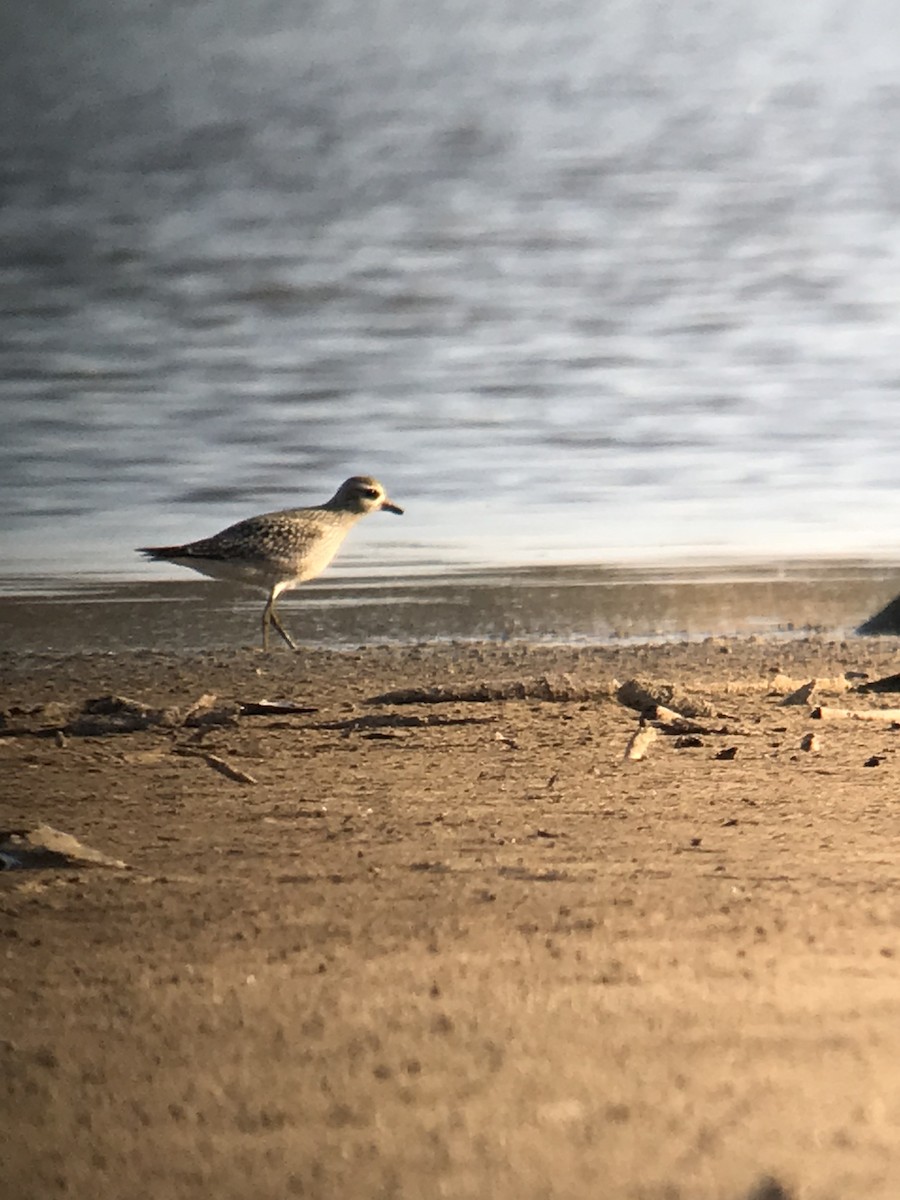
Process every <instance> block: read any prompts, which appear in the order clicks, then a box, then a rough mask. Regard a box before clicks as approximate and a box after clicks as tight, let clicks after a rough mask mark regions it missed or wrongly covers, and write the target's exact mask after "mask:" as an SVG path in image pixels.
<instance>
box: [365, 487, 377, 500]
mask: <svg viewBox="0 0 900 1200" xmlns="http://www.w3.org/2000/svg"><path fill="white" fill-rule="evenodd" d="M363 495H364V496H365V497H366V499H367V500H377V499H378V489H377V488H363Z"/></svg>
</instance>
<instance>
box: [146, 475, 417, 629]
mask: <svg viewBox="0 0 900 1200" xmlns="http://www.w3.org/2000/svg"><path fill="white" fill-rule="evenodd" d="M377 509H385V510H386V511H387V512H392V513H398V514H402V512H403V509H402V508H398V506H397V505H396V504H394V503H392V502H391V501H390V500H388V498H387V495H386V494H385V490H384V488H383V487H382V486H381V484H380V483H379V482H378V480H377V479H372V478H371V477H370V476H368V475H354V476H353V478H352V479H347V480H345V481H344V483H342V484H341V486H340V487H339V488H338V490H337V491H336V492H335V493H334V495H333V496H332V497H331V499H330V500H327V501H326V502H325V503H324V504H320V505H318V506H317V507H315V508H285V509H283V510H281V511H280V512H270V513H263V514H262V516H259V517H248V518H247V520H246V521H238V523H237V524H236V525H229V526H228V528H227V529H223V530H222V532H221V533H216V534H214V535H213V536H212V537H208V538H202V539H201V540H200V541H199V542H188V543H187V545H184V546H142V547H141V548H140V551H139V553H141V554H145V555H146V556H147V558H152V559H155V560H158V561H162V562H171V563H175V564H176V565H177V566H179V567H190V568H191V569H192V570H194V571H199V572H200V574H201V575H208V576H209V577H210V578H211V579H224V580H229V581H231V582H236V583H247V584H251V585H252V586H254V587H261V588H264V589H265V590H266V591H267V592H268V593H269V598H268V600H267V601H266V607H265V608H264V609H263V615H262V642H263V650H268V648H269V625H270V624H271V625H274V626H275V628H276V629H277V630H278V632H279V633H280V634H281V636H282V637H283V638H284V640H285V641H286V642H287V644H288V645H289V646H290V648H291V649H292V650H296V649H297V643H296V642H295V641H294V639H293V638H292V637H291V635H290V634H289V633H288V632H287V630H286V629H285V628H284V626H283V625H282V624H281V621H280V620H279V618H278V614H277V613H276V612H275V601H276V600H277V599H278V597H279V596H280V595H281V593H282V592H286V591H288V590H289V589H290V588H293V587H296V586H297V584H298V583H304V582H305V581H306V580H307V579H315V577H316V576H317V575H321V574H322V572H323V571H324V570H325V568H326V567H327V566H328V564H329V563H330V562H331V560H332V559H333V558H334V556H335V554H337V552H338V550H339V549H340V546H341V542H343V540H344V538H345V537H346V536H347V534H348V533H349V532H350V530H351V528H352V527H353V526H354V525H355V524H356V522H357V521H358V520H359V518H360V517H364V516H365V515H366V513H370V512H375V511H376V510H377Z"/></svg>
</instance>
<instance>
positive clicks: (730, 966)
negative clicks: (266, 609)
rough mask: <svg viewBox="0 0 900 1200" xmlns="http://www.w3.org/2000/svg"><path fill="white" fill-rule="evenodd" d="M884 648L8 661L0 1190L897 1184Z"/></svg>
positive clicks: (894, 896) (899, 654)
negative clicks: (879, 712) (89, 855)
mask: <svg viewBox="0 0 900 1200" xmlns="http://www.w3.org/2000/svg"><path fill="white" fill-rule="evenodd" d="M898 660H900V644H898V643H897V642H896V641H894V640H888V639H876V640H863V639H854V640H852V641H838V640H828V639H822V638H817V637H811V638H797V639H794V640H790V641H772V640H766V639H755V638H749V639H733V640H729V639H709V640H707V641H703V642H698V643H695V644H672V645H662V646H660V645H647V646H640V645H636V646H622V647H593V648H590V647H584V648H566V647H552V646H551V647H535V646H529V645H526V644H511V645H505V646H500V645H496V644H450V645H444V646H435V645H425V646H409V647H395V648H386V647H381V648H372V649H368V650H356V651H344V652H337V651H332V652H329V651H308V652H301V653H300V654H298V655H296V656H292V655H290V654H288V653H284V654H280V653H279V654H271V655H269V656H266V657H263V656H262V655H261V654H259V653H257V652H254V651H250V650H238V651H233V652H224V651H222V652H210V653H205V654H196V655H176V654H170V653H161V652H160V653H155V652H149V651H143V652H134V653H116V654H82V655H70V656H59V655H45V656H43V657H42V656H39V655H37V656H36V655H27V656H26V655H18V656H17V655H7V656H5V658H4V661H3V663H2V666H3V676H2V677H3V680H4V684H3V688H2V699H0V708H2V710H3V712H4V724H3V729H2V732H3V735H4V736H3V737H2V738H0V756H2V775H3V779H4V782H5V787H4V793H5V798H4V826H5V827H6V828H7V829H8V830H10V831H15V830H18V831H20V832H26V831H28V830H33V829H34V828H35V827H37V826H39V825H40V824H41V823H45V824H46V825H48V826H51V827H53V828H54V829H56V830H60V831H63V832H65V833H68V834H71V835H73V836H74V837H76V838H77V839H79V841H80V842H81V843H82V844H83V845H84V846H86V847H90V848H92V849H93V850H96V851H98V852H100V853H101V854H103V855H105V856H109V857H110V858H111V859H113V860H120V861H121V862H122V863H124V864H126V866H125V867H121V866H96V865H87V864H82V863H80V862H78V861H75V862H74V863H73V864H71V865H64V866H51V867H46V866H44V867H43V868H42V869H18V870H16V869H12V870H7V871H4V872H3V873H2V875H0V892H2V901H0V902H2V914H3V920H2V934H3V940H4V945H5V962H6V966H5V970H4V972H3V978H2V981H0V989H2V996H3V1003H2V1011H3V1013H4V1021H3V1030H2V1040H0V1055H2V1064H3V1081H4V1083H3V1110H4V1111H3V1116H2V1124H3V1128H4V1131H5V1135H6V1136H5V1150H4V1169H3V1176H4V1189H5V1194H6V1195H9V1196H10V1197H17V1198H18V1200H32V1198H34V1200H38V1198H40V1200H46V1197H48V1196H54V1195H70V1196H78V1197H81V1196H91V1197H98V1198H101V1200H107V1198H108V1200H113V1198H116V1200H118V1198H119V1197H122V1196H129V1197H132V1198H135V1200H137V1198H144V1197H146V1198H147V1200H151V1198H153V1200H159V1198H160V1197H179V1198H182V1197H183V1198H191V1200H193V1198H194V1197H196V1198H198V1200H199V1198H200V1197H208V1196H215V1197H217V1198H218V1200H226V1198H232V1197H233V1198H234V1200H238V1198H240V1200H246V1197H248V1196H254V1197H263V1198H272V1200H275V1198H281V1197H287V1196H303V1197H315V1198H321V1200H332V1198H335V1200H336V1198H338V1197H342V1198H352V1200H364V1198H365V1200H370V1198H373V1197H379V1198H381V1197H384V1198H387V1197H403V1198H410V1200H412V1198H416V1200H418V1198H421V1197H431V1196H444V1197H453V1198H460V1200H462V1198H466V1200H475V1198H479V1200H481V1198H484V1197H492V1198H493V1200H513V1198H514V1197H515V1198H516V1200H557V1198H559V1200H563V1198H567V1200H568V1198H572V1197H585V1198H587V1197H596V1196H604V1197H608V1198H619V1197H621V1198H622V1200H625V1198H629V1200H681V1198H684V1200H687V1198H690V1200H701V1198H702V1200H707V1198H708V1200H713V1198H716V1200H748V1198H750V1197H753V1198H754V1200H763V1198H765V1200H777V1198H778V1197H784V1196H790V1197H795V1198H797V1200H846V1197H848V1196H860V1197H862V1196H865V1197H866V1198H867V1200H877V1198H881V1197H883V1198H884V1200H888V1198H889V1197H890V1198H891V1200H893V1197H895V1196H896V1195H897V1193H898V1189H900V1161H898V1156H897V1153H896V1127H897V1122H898V1120H900V1084H898V1079H897V1072H896V1061H897V1057H898V1053H900V1020H898V1016H900V1000H898V995H900V936H898V928H900V926H898V922H900V900H898V893H897V883H898V867H897V863H896V859H895V855H894V853H893V847H894V844H895V839H896V836H897V832H898V824H900V818H898V816H897V812H896V771H895V766H896V762H897V749H896V746H897V736H898V734H897V732H896V729H895V727H894V725H893V724H892V722H891V721H890V720H877V719H876V720H869V721H862V720H857V719H854V718H853V717H852V716H839V715H836V714H835V713H834V712H833V711H832V710H834V709H842V710H852V711H854V712H856V711H871V710H873V709H879V708H885V707H887V706H889V705H891V704H892V703H893V702H894V701H895V700H896V697H892V696H891V695H890V694H881V693H874V694H860V693H858V692H856V691H851V690H849V689H851V688H854V687H857V686H858V685H859V684H860V683H861V682H864V680H865V679H866V678H868V679H870V680H872V679H876V678H879V677H883V676H887V675H890V674H891V673H892V672H893V671H895V670H896V669H897V664H898ZM635 678H637V679H642V680H644V681H645V682H648V683H650V684H652V685H653V686H656V687H658V686H659V685H661V684H671V685H674V687H675V691H674V692H672V691H671V689H670V692H669V693H666V694H671V695H672V696H673V697H674V699H675V700H676V701H677V703H678V704H679V705H680V707H681V709H682V710H685V709H690V710H691V711H693V712H694V713H695V715H694V716H693V717H692V718H691V726H690V727H688V726H686V725H685V726H683V727H682V732H681V733H680V734H679V733H676V731H675V730H674V729H667V728H666V727H665V722H661V723H659V724H658V726H653V728H654V729H655V730H656V736H655V740H653V741H652V742H651V744H650V745H649V747H648V749H647V752H646V756H645V757H644V758H642V759H641V760H639V761H631V760H627V759H624V758H623V755H624V754H625V751H626V748H627V746H628V744H629V741H630V739H631V738H632V737H633V735H634V734H635V733H636V732H637V730H638V725H639V721H640V716H639V713H638V712H637V711H636V710H635V709H634V708H631V707H629V706H628V705H627V704H624V703H622V702H621V700H620V699H619V698H617V688H618V686H619V685H620V684H621V683H624V682H625V681H628V680H632V679H635ZM812 680H816V681H818V682H817V684H816V686H815V688H814V689H812V690H811V691H810V692H809V695H806V696H804V695H801V697H800V702H798V703H795V704H790V705H784V704H783V703H782V701H783V699H784V698H785V697H786V696H788V695H789V694H790V693H791V692H792V691H793V690H795V689H796V688H798V687H800V686H801V685H803V684H804V683H807V682H809V681H812ZM434 689H438V691H434ZM679 689H681V690H680V691H679ZM808 690H809V689H808ZM110 696H113V697H124V698H127V699H128V700H129V701H130V702H131V705H130V707H129V706H128V705H123V704H122V703H121V700H120V701H117V702H113V701H110V700H108V699H107V700H106V701H105V703H97V701H98V700H100V699H101V698H103V697H110ZM204 696H205V697H206V699H205V700H201V697H204ZM198 701H200V703H199V705H198ZM273 701H275V702H281V706H280V708H278V709H275V710H273V709H267V708H266V705H265V703H261V702H273ZM92 702H93V703H92ZM117 705H118V707H117ZM821 706H825V707H824V714H825V719H822V717H820V716H817V715H816V714H817V712H819V711H821ZM673 707H674V704H673ZM302 710H311V711H302ZM650 715H653V714H652V713H651V714H650ZM663 715H665V714H663ZM128 729H130V731H125V730H128ZM685 731H686V732H685ZM810 735H814V740H813V741H812V743H810ZM810 744H811V746H812V748H809V749H803V748H801V746H810ZM223 772H225V773H223ZM14 842H15V839H14ZM10 844H11V843H9V840H8V839H7V846H8V845H10ZM23 861H24V859H23Z"/></svg>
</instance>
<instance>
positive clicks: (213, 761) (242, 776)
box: [174, 746, 259, 785]
mask: <svg viewBox="0 0 900 1200" xmlns="http://www.w3.org/2000/svg"><path fill="white" fill-rule="evenodd" d="M174 753H175V754H180V755H182V757H184V758H198V759H199V760H200V761H201V762H205V763H206V765H207V766H208V767H212V769H213V770H214V771H218V772H219V774H220V775H224V776H225V777H226V779H232V780H234V782H235V783H247V784H254V785H255V784H256V783H258V782H259V780H257V779H256V778H255V777H254V776H253V775H251V774H250V773H249V772H247V771H242V770H241V768H240V767H235V766H232V764H231V763H230V762H228V761H227V759H224V758H220V757H219V755H218V754H210V753H209V752H208V751H205V750H194V749H193V748H192V747H190V746H175V747H174Z"/></svg>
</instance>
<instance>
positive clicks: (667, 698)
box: [616, 677, 715, 717]
mask: <svg viewBox="0 0 900 1200" xmlns="http://www.w3.org/2000/svg"><path fill="white" fill-rule="evenodd" d="M616 699H617V700H618V701H619V703H620V704H624V705H625V706H626V707H627V708H634V709H636V710H637V711H638V712H646V711H647V709H650V708H659V707H660V706H661V707H663V708H667V709H674V710H675V711H676V712H677V713H678V715H679V716H680V717H712V716H714V715H715V710H714V709H713V706H712V705H711V704H710V703H708V701H706V700H703V699H702V698H700V697H698V696H692V695H690V693H689V692H686V691H685V689H684V688H683V687H680V686H679V685H678V684H677V683H662V682H660V681H659V680H656V679H646V678H643V677H637V678H635V679H627V680H626V681H625V682H624V683H623V684H620V685H619V687H618V689H617V691H616Z"/></svg>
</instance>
